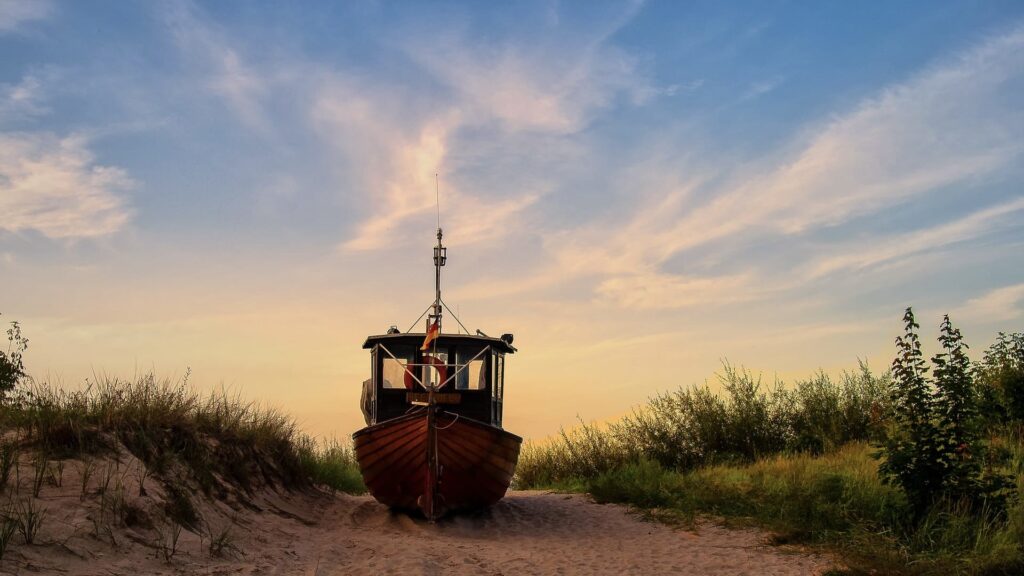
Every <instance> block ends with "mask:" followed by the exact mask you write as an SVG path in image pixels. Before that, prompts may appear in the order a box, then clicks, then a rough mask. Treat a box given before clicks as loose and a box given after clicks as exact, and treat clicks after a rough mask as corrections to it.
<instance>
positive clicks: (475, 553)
mask: <svg viewBox="0 0 1024 576" xmlns="http://www.w3.org/2000/svg"><path fill="white" fill-rule="evenodd" d="M153 491H154V492H155V491H156V488H155V487H154V489H153ZM60 492H61V493H57V494H52V495H51V496H49V497H47V498H45V499H44V500H43V502H44V503H45V504H46V505H47V506H49V508H50V513H51V516H50V520H49V521H48V522H50V524H49V530H50V533H51V539H50V540H49V541H48V542H47V543H44V544H42V545H34V546H25V545H22V546H19V547H18V549H17V550H16V551H14V552H13V553H12V554H8V555H7V556H8V557H5V558H4V559H3V561H2V563H0V573H13V574H83V575H105V576H109V575H124V576H140V575H143V574H204V575H208V576H214V575H217V576H220V575H224V576H226V575H282V576H285V575H287V576H292V575H295V576H299V575H301V576H330V575H335V574H374V575H377V574H485V575H491V576H494V575H501V574H504V575H510V576H511V575H517V576H518V575H523V574H545V575H546V574H616V575H618V574H694V575H697V574H700V575H715V574H722V575H725V574H728V575H743V574H751V575H753V574H768V575H773V574H793V575H796V574H817V573H820V572H821V571H822V570H823V569H824V568H826V567H828V566H829V565H830V564H831V563H830V562H828V560H827V559H824V558H821V557H817V556H814V555H809V554H806V553H796V552H792V551H786V550H784V549H781V548H778V547H771V546H767V545H765V544H764V537H765V534H764V533H763V532H759V531H756V530H730V529H725V528H721V527H718V526H715V525H712V524H702V525H700V526H699V527H698V529H697V531H696V532H690V531H685V530H679V529H673V528H671V527H669V526H665V525H662V524H658V523H653V522H646V521H643V520H642V519H640V518H638V517H637V516H636V515H635V514H632V513H630V512H629V511H628V510H627V509H626V508H624V507H622V506H616V505H599V504H595V503H593V502H592V501H590V500H589V499H588V498H587V497H586V496H581V495H566V494H553V493H549V492H511V493H509V495H508V496H507V497H506V498H505V499H504V500H502V501H501V502H499V503H498V504H497V505H495V506H494V507H492V508H491V509H490V510H486V511H482V512H478V513H475V514H471V515H463V516H456V517H454V518H450V519H446V520H443V521H441V522H439V523H437V524H429V523H427V522H425V521H423V520H414V519H412V518H410V517H409V516H407V515H405V514H400V513H392V512H390V511H389V510H388V509H387V508H385V507H384V506H382V505H380V504H379V503H377V502H376V501H375V500H373V499H372V498H370V497H369V496H361V497H355V496H347V495H337V496H333V497H332V496H328V495H323V494H290V495H285V496H277V495H274V494H273V493H264V494H263V496H261V497H259V498H258V506H256V507H257V508H259V509H261V510H262V511H259V512H256V511H254V510H252V509H250V510H245V511H239V510H237V509H234V510H233V509H231V508H228V507H226V506H225V505H224V504H223V503H208V504H206V505H204V509H203V516H204V518H206V519H207V521H209V520H210V519H214V518H218V519H227V518H231V520H230V522H232V523H234V524H235V526H234V528H232V531H233V537H232V539H233V542H234V543H235V544H236V545H237V547H238V549H239V550H240V553H238V554H234V557H233V558H226V559H225V558H213V557H211V556H210V553H209V550H208V546H209V540H208V539H207V540H205V542H204V540H201V539H200V538H199V536H198V535H196V534H193V533H191V532H182V533H181V540H180V544H179V546H178V551H177V553H176V554H175V555H174V557H173V558H172V559H171V561H170V563H168V562H165V561H164V560H163V559H162V558H160V557H159V548H158V547H156V545H155V544H154V543H153V538H154V537H153V535H152V531H149V532H147V531H144V530H143V531H137V530H136V529H133V528H124V529H121V530H120V532H119V533H118V534H117V536H116V540H117V544H116V546H112V545H110V543H109V542H106V537H104V536H100V537H97V536H96V535H95V534H93V533H91V531H90V528H89V526H90V523H89V522H88V521H87V520H86V518H85V516H86V514H85V512H84V511H83V509H82V507H81V505H80V504H79V503H78V500H79V499H78V497H77V496H75V497H72V495H71V494H63V492H64V491H63V490H62V491H60ZM221 525H223V524H221ZM61 530H63V532H60V531H61Z"/></svg>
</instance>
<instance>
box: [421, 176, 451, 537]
mask: <svg viewBox="0 0 1024 576" xmlns="http://www.w3.org/2000/svg"><path fill="white" fill-rule="evenodd" d="M434 183H435V184H434V185H435V192H436V186H437V175H436V174H435V175H434ZM443 237H444V233H443V232H442V231H441V199H440V193H438V198H437V246H435V247H434V313H433V314H431V315H429V317H428V318H427V330H426V332H427V334H429V333H430V326H431V324H432V323H433V322H436V323H437V336H435V337H434V341H433V343H432V344H433V346H432V348H433V350H432V352H431V355H432V356H433V357H435V358H436V357H437V341H438V339H439V337H440V336H441V306H442V304H441V267H442V266H444V265H445V261H447V259H448V257H447V254H446V252H447V250H445V247H444V244H442V243H441V239H442V238H443ZM438 377H439V380H440V374H438ZM440 384H443V382H440V381H438V382H437V383H436V384H431V385H430V386H429V388H428V389H427V478H426V486H425V487H424V488H425V490H424V493H423V496H424V502H423V504H424V506H423V512H424V514H425V515H426V516H427V519H428V520H429V521H431V522H433V521H434V520H435V519H436V518H437V517H438V516H440V515H441V513H442V512H443V511H442V510H439V509H438V505H437V497H438V493H437V488H438V484H439V483H440V480H441V478H440V465H439V463H438V460H437V398H436V396H435V393H436V392H437V387H438V385H440Z"/></svg>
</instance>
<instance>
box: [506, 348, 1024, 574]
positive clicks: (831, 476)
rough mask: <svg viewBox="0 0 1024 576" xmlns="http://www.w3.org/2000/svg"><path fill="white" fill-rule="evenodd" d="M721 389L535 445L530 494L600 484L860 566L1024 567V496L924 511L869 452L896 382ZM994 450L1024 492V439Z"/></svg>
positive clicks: (524, 466) (1007, 435)
mask: <svg viewBox="0 0 1024 576" xmlns="http://www.w3.org/2000/svg"><path fill="white" fill-rule="evenodd" d="M722 378H723V390H724V393H723V394H722V395H718V394H714V393H712V392H711V391H709V390H708V389H707V387H700V388H690V389H680V390H678V391H676V392H674V393H671V394H666V395H662V396H659V397H658V398H655V399H654V400H652V402H651V403H650V405H648V406H646V407H644V408H642V409H640V410H638V411H636V412H635V413H634V414H632V415H630V416H629V417H627V418H626V419H624V420H622V421H619V422H613V423H610V424H607V425H604V426H598V425H593V424H590V425H588V424H581V426H580V427H578V428H576V429H574V430H569V431H563V432H562V433H561V435H560V436H558V437H556V438H554V439H552V440H550V441H548V442H544V443H531V444H528V445H526V446H524V449H523V452H522V455H521V456H520V463H519V467H518V469H517V476H516V480H515V483H516V486H517V487H519V488H548V489H558V490H566V491H575V492H589V493H590V494H591V495H592V496H593V497H594V498H595V500H597V501H599V502H618V503H625V504H630V505H632V506H635V507H638V508H639V509H640V510H642V511H644V512H645V513H646V514H648V515H650V516H653V517H655V518H657V519H661V520H667V521H671V522H683V523H688V522H692V521H693V519H694V518H695V517H697V516H700V515H710V516H713V517H717V518H720V519H723V520H724V521H725V522H727V523H733V524H743V525H756V526H761V527H764V528H766V529H768V530H770V531H771V532H772V533H773V534H774V538H775V540H776V541H777V542H778V543H800V544H806V545H811V546H815V547H820V548H823V549H825V550H829V551H834V552H837V553H838V554H839V556H840V557H841V558H842V559H843V560H844V562H845V563H846V565H847V568H846V569H844V570H845V571H840V572H836V573H848V574H869V573H882V574H915V575H916V574H944V575H945V574H976V575H989V574H1021V573H1024V503H1022V502H1021V501H1019V500H1014V501H1011V503H1010V504H1009V506H1008V508H1007V509H1006V510H1005V511H1002V512H999V513H994V512H990V511H983V512H982V513H978V512H977V511H972V510H969V509H967V507H965V506H963V505H961V504H959V503H955V502H940V503H938V504H937V505H936V506H933V507H932V509H931V511H930V512H929V513H928V514H927V516H926V517H924V518H923V519H921V520H920V521H917V522H914V521H911V518H912V517H913V514H912V512H911V510H910V508H909V505H908V503H907V501H906V499H905V497H904V495H903V493H902V492H901V491H900V490H899V489H898V488H896V487H894V486H890V485H886V484H884V483H883V482H882V481H881V480H880V479H879V475H878V460H877V459H876V458H874V457H873V454H874V451H875V450H874V449H873V448H872V447H871V446H872V444H871V442H872V440H874V438H873V436H874V432H873V430H877V429H878V428H880V427H884V426H886V425H887V423H886V421H885V419H884V417H883V416H882V415H884V414H885V413H886V405H885V402H886V399H885V397H884V396H885V395H884V390H885V388H886V386H887V380H886V377H885V376H882V377H875V376H873V375H871V374H870V372H869V371H868V370H867V369H866V367H864V366H862V367H861V370H860V371H858V372H855V373H851V374H846V375H844V376H843V377H842V378H841V379H840V380H839V381H838V382H832V381H830V380H829V379H828V378H827V377H826V376H824V375H817V376H815V377H814V378H812V379H811V380H808V381H805V382H798V383H796V385H794V386H792V387H786V386H784V385H782V383H779V382H774V383H773V384H772V385H771V386H762V385H761V382H760V381H759V380H758V379H756V378H754V377H752V376H751V375H750V374H749V373H746V372H744V371H740V370H733V369H731V367H729V366H728V365H727V370H726V371H725V373H724V375H723V377H722ZM989 445H990V446H991V447H992V448H993V450H992V453H993V455H994V456H993V457H994V458H996V459H997V460H998V467H999V468H1000V469H1001V470H1002V471H1003V472H1006V473H1008V474H1010V475H1011V476H1012V477H1013V478H1014V479H1015V482H1016V486H1017V490H1018V493H1021V490H1024V435H1022V434H1021V432H1020V431H1019V430H1012V429H1009V428H1004V429H1000V430H998V431H997V433H994V434H993V437H992V438H991V439H990V442H989Z"/></svg>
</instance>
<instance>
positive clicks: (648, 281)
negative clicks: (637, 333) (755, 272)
mask: <svg viewBox="0 0 1024 576" xmlns="http://www.w3.org/2000/svg"><path fill="white" fill-rule="evenodd" d="M750 280H751V278H750V277H749V275H734V276H719V277H704V278H701V277H685V276H679V275H673V274H642V275H641V274H637V275H632V276H616V277H613V278H609V279H607V280H604V281H602V282H601V283H600V284H599V285H598V286H597V289H596V292H597V295H598V297H599V300H602V299H603V300H606V301H609V302H611V303H614V304H616V305H619V306H623V307H626V308H630V309H635V310H655V309H669V308H687V307H690V306H697V305H709V304H715V305H718V304H733V303H736V302H742V301H746V300H753V299H756V298H757V297H758V296H759V291H758V290H757V289H756V288H755V287H754V286H753V285H751V282H750Z"/></svg>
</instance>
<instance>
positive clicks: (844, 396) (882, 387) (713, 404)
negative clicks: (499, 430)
mask: <svg viewBox="0 0 1024 576" xmlns="http://www.w3.org/2000/svg"><path fill="white" fill-rule="evenodd" d="M719 379H720V381H721V384H722V393H715V392H713V391H712V390H711V389H710V388H709V387H708V386H707V385H705V386H700V387H692V388H680V389H678V390H676V391H675V392H671V393H668V394H662V395H659V396H657V397H655V398H652V399H651V400H650V402H649V403H648V404H647V405H646V406H644V407H642V408H640V409H638V410H636V411H634V413H633V414H631V415H629V416H627V417H625V418H623V419H622V420H620V421H618V422H615V423H612V424H609V425H608V426H606V427H604V428H602V427H598V426H595V425H587V424H583V425H582V426H580V427H579V428H577V429H575V430H571V431H563V432H562V433H561V435H560V436H559V437H558V438H556V439H555V440H554V441H552V442H548V443H545V444H528V445H527V446H525V447H524V449H523V453H522V455H521V456H520V459H519V466H518V468H517V472H516V481H517V484H518V485H520V486H533V485H538V486H539V485H545V486H549V485H563V486H566V487H568V486H572V485H581V482H583V481H584V480H585V479H589V478H593V477H594V476H597V475H599V474H601V473H604V472H607V471H609V470H612V469H615V468H617V467H620V466H623V465H625V464H628V463H635V462H638V461H641V460H649V461H651V462H654V463H657V464H658V465H660V466H661V467H663V468H666V469H670V470H690V469H693V468H696V467H699V466H706V465H712V464H720V463H739V462H752V461H754V460H756V459H758V458H761V457H764V456H769V455H772V454H777V453H780V452H805V451H806V452H811V453H815V454H818V453H822V452H825V451H827V450H832V449H834V448H836V447H838V446H842V445H843V444H845V443H847V442H852V441H861V440H868V439H871V438H875V437H876V436H878V435H879V434H880V433H879V430H880V429H881V428H882V427H883V425H884V423H885V418H886V414H887V413H888V400H887V398H886V393H887V390H888V387H889V377H888V375H882V376H880V377H879V376H874V375H873V374H872V373H871V371H870V370H869V369H868V367H867V365H865V364H863V363H861V365H860V368H859V370H858V371H857V372H854V373H844V374H843V375H842V377H841V378H840V379H839V381H838V382H833V380H832V379H831V378H829V376H828V375H826V374H823V373H821V374H817V375H815V376H814V377H813V378H812V379H810V380H807V381H800V382H797V383H796V385H795V386H794V387H792V388H787V387H786V386H785V385H784V384H783V383H781V382H778V381H776V382H774V383H773V385H772V386H771V387H767V388H766V387H765V386H763V385H762V382H761V379H760V378H757V377H754V376H753V375H752V374H751V373H750V372H748V371H746V370H743V369H736V368H734V367H733V366H731V365H730V364H728V363H726V364H725V366H724V370H723V373H722V374H721V375H720V376H719Z"/></svg>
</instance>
